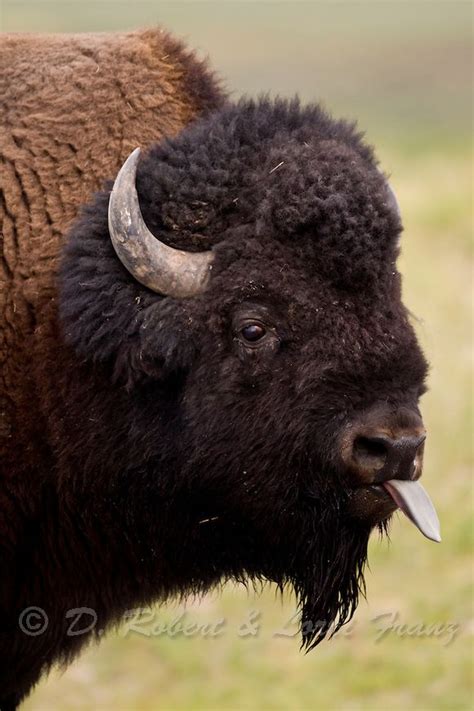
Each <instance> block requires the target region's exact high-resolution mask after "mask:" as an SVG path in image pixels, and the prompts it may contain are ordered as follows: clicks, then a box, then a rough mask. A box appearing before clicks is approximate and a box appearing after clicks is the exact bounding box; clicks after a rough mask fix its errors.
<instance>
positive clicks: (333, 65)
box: [1, 0, 474, 711]
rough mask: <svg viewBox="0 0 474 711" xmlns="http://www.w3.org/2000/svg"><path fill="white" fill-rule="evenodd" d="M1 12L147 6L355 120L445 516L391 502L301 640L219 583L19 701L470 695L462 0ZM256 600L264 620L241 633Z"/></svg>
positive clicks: (215, 49)
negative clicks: (413, 323)
mask: <svg viewBox="0 0 474 711" xmlns="http://www.w3.org/2000/svg"><path fill="white" fill-rule="evenodd" d="M1 12H2V14H1V27H2V30H3V31H48V32H52V31H54V32H66V31H74V32H79V31H80V32H82V31H92V30H118V29H126V28H135V27H144V26H149V25H153V24H157V23H159V24H162V25H164V26H165V27H167V28H168V29H169V30H171V31H173V32H174V33H175V34H177V35H179V36H181V37H184V38H186V39H187V40H188V42H189V44H190V45H191V46H193V47H195V48H197V49H198V50H199V51H200V52H201V53H203V54H208V55H209V56H210V58H211V61H212V64H213V66H214V67H215V68H216V70H217V71H218V72H219V73H220V74H221V76H222V77H224V79H225V82H226V85H227V87H228V89H229V90H230V91H231V92H232V95H233V96H235V97H238V96H240V95H241V94H242V93H249V94H256V93H259V92H261V91H270V92H271V93H272V94H277V93H278V94H281V95H292V94H294V93H296V92H297V93H299V94H300V95H301V97H302V98H303V99H304V100H305V101H313V100H317V101H323V102H324V104H325V105H326V106H327V107H328V108H330V109H331V110H332V111H333V112H334V113H335V114H337V115H343V116H346V117H351V118H357V119H358V121H359V124H360V127H361V128H363V129H364V130H366V131H367V136H368V139H369V141H370V142H372V143H374V144H375V145H376V146H377V151H378V155H379V157H380V159H381V161H382V167H383V168H384V170H386V171H388V172H389V173H391V175H392V185H393V187H394V189H395V191H396V193H397V195H398V197H399V201H400V204H401V209H402V213H403V216H404V222H405V234H404V240H403V254H402V258H401V263H400V267H401V270H402V272H403V275H404V291H405V300H406V303H407V304H408V306H409V308H410V309H411V310H412V311H413V312H414V313H415V314H416V315H417V317H418V321H417V329H418V332H419V335H420V339H421V341H422V343H423V345H424V347H425V350H426V352H427V354H428V356H429V359H430V361H431V364H432V368H431V375H430V388H431V389H430V392H429V393H428V394H427V395H426V396H425V397H424V401H423V411H424V415H425V421H426V424H427V426H428V430H429V443H428V447H427V456H426V465H425V479H424V481H425V484H426V486H427V488H428V489H429V491H430V493H431V495H432V498H433V499H434V501H435V502H436V505H437V508H438V511H439V514H440V519H441V522H442V532H443V543H442V544H441V545H439V546H437V545H435V544H433V543H431V542H429V541H427V540H425V539H423V538H422V537H421V536H420V534H419V533H418V532H417V531H416V530H415V528H414V527H413V526H411V525H410V524H409V523H408V521H407V520H406V519H401V518H399V517H395V520H394V522H393V526H392V534H391V538H392V543H391V544H390V545H389V544H388V542H387V541H380V540H379V539H378V538H377V537H374V540H373V541H372V545H371V554H370V561H371V570H370V571H368V573H367V587H368V602H364V601H362V602H361V604H360V606H359V609H358V612H357V614H356V617H355V620H354V622H353V623H352V624H351V625H350V626H349V627H348V628H346V631H345V632H344V631H343V632H342V633H341V634H339V635H338V636H337V637H336V638H334V639H333V640H332V641H330V642H325V643H323V645H322V646H320V647H318V648H317V649H316V651H314V652H312V653H310V654H308V655H303V654H302V653H300V652H299V649H298V647H299V643H298V638H297V637H296V636H291V635H294V633H295V625H294V624H291V623H289V621H290V620H291V617H292V615H293V614H294V612H295V602H294V599H293V598H292V597H291V595H288V596H287V597H285V598H284V599H283V600H281V598H279V597H278V596H277V595H276V594H275V591H274V590H272V589H271V588H268V589H267V590H265V591H264V592H263V593H262V594H261V595H260V596H258V597H256V596H255V595H254V594H253V592H247V591H245V590H243V589H241V588H231V587H228V588H226V589H225V591H224V593H223V594H222V595H218V594H217V593H216V594H213V595H209V596H207V597H206V598H205V599H204V600H202V601H201V602H198V601H189V602H188V604H187V606H186V613H185V620H187V621H188V622H189V623H193V622H196V623H200V624H206V623H207V624H216V623H217V622H218V621H219V620H220V619H221V618H224V619H225V624H222V625H221V634H220V635H219V636H218V637H215V638H210V637H203V636H202V634H195V635H194V636H190V637H186V636H184V635H179V634H177V635H175V636H173V637H171V636H170V635H169V634H165V633H162V634H158V632H159V630H155V634H152V635H151V636H145V635H144V634H139V633H138V632H129V633H128V634H125V633H124V630H122V633H121V634H120V633H119V634H114V633H109V634H108V636H107V638H106V639H105V640H104V641H103V642H102V644H101V645H100V646H99V647H93V648H90V649H89V650H88V651H87V652H86V653H85V654H83V655H82V656H81V657H80V658H79V659H78V660H77V661H76V662H75V663H74V664H73V665H72V666H71V667H69V669H68V670H67V671H66V672H64V673H61V672H60V671H59V670H58V671H54V672H53V673H52V674H51V675H50V677H49V680H48V681H46V682H43V683H42V684H41V685H40V686H39V687H38V688H37V690H36V691H35V692H34V694H33V695H32V696H31V698H30V699H29V701H28V702H27V703H26V704H25V707H24V708H25V711H40V710H44V711H46V710H48V711H56V710H57V711H68V710H70V709H71V710H72V709H101V710H103V711H112V710H114V711H115V710H117V711H120V710H121V709H137V710H141V709H143V710H150V711H151V710H152V709H153V710H155V709H170V710H173V711H177V710H183V711H184V710H186V711H187V710H188V709H189V710H191V709H200V710H204V709H216V710H217V709H219V710H220V709H292V710H293V709H295V710H297V709H322V710H325V709H328V710H332V709H347V710H349V709H350V710H352V709H373V710H374V711H375V710H381V709H410V710H416V711H419V710H420V711H421V710H425V709H426V710H431V709H470V708H473V686H472V661H473V654H472V652H473V647H472V633H473V630H474V622H473V609H472V557H471V551H472V532H473V531H472V521H471V509H472V503H473V499H472V488H471V465H472V431H473V428H472V424H473V422H472V355H473V341H472V335H473V334H472V320H471V317H472V271H471V269H472V251H471V250H472V226H473V224H472V143H471V122H472V78H473V77H472V69H471V60H472V5H471V3H470V2H455V1H450V2H429V1H428V2H420V1H418V0H415V1H413V2H403V1H402V2H356V1H352V2H331V3H330V2H278V3H275V2H223V1H222V0H221V1H220V2H181V1H178V2H172V3H171V2H158V1H156V0H149V1H148V2H143V1H141V2H140V1H138V0H136V1H135V2H131V1H130V2H120V1H117V0H103V1H102V2H96V1H94V2H92V1H91V2H89V1H87V0H80V1H79V0H69V1H68V0H62V1H61V2H60V1H58V0H36V1H35V0H29V1H23V0H3V3H2V5H1ZM183 609H184V608H183V606H182V605H178V604H176V605H175V606H173V605H168V606H165V607H163V608H160V609H157V610H156V611H154V613H153V614H154V623H155V624H156V623H158V622H161V623H162V624H164V623H166V622H168V623H170V622H172V621H173V620H174V619H175V618H176V616H177V615H179V614H180V613H181V612H182V610H183ZM252 611H259V613H260V617H259V618H258V619H257V620H256V621H257V626H259V630H258V633H257V634H255V635H253V634H249V635H245V634H242V632H245V628H244V629H243V630H242V628H241V626H242V625H244V624H245V622H246V620H247V619H248V617H249V615H251V613H252ZM380 615H384V617H382V618H379V619H376V618H378V617H379V616H380ZM287 623H288V624H287ZM390 624H392V628H391V629H390V630H389V631H387V632H386V633H385V634H384V635H382V638H381V639H378V638H379V636H380V631H381V629H382V628H388V627H389V626H390ZM285 625H286V628H285V634H286V636H275V632H277V631H278V630H280V631H281V630H282V628H284V627H285ZM397 625H398V627H397ZM151 626H152V625H151V623H150V622H148V623H147V622H145V621H144V620H142V623H141V629H142V631H146V630H148V631H150V629H151ZM453 626H454V627H453ZM239 630H240V634H239ZM453 636H454V639H452V637H453Z"/></svg>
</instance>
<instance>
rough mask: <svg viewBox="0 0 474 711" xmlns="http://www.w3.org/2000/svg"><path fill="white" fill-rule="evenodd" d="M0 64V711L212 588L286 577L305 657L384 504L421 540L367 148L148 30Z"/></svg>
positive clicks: (340, 599)
mask: <svg viewBox="0 0 474 711" xmlns="http://www.w3.org/2000/svg"><path fill="white" fill-rule="evenodd" d="M2 55H3V56H2V81H3V97H2V111H3V128H4V130H3V135H2V154H3V179H2V180H3V195H2V209H3V238H2V243H1V244H2V252H1V256H0V269H1V274H2V291H1V311H0V323H1V338H2V340H1V346H0V356H1V361H2V377H1V407H0V417H1V419H0V451H1V472H0V516H1V519H0V520H1V535H0V553H1V554H0V561H1V562H0V566H1V585H0V624H1V631H2V636H1V647H0V707H1V709H2V711H8V710H9V709H14V708H15V707H16V706H17V705H18V703H19V702H20V701H21V700H22V699H23V698H24V696H25V695H26V694H27V693H28V691H29V690H30V689H31V688H32V686H33V685H34V684H35V683H36V682H37V680H38V679H39V678H40V676H41V674H43V673H44V672H45V671H47V670H48V668H49V667H50V666H51V665H52V664H53V663H55V662H62V663H65V662H67V661H69V660H70V659H71V658H72V657H73V656H74V654H75V653H77V651H78V650H79V648H80V646H81V645H82V644H83V643H84V642H85V641H86V640H87V639H90V637H91V636H93V635H94V634H95V635H96V636H98V634H99V633H102V631H103V630H104V628H105V627H106V626H108V625H110V624H112V623H114V622H116V621H118V620H119V619H120V617H121V615H123V613H124V611H126V610H128V609H130V608H136V607H137V606H141V605H146V604H149V603H151V602H152V601H155V600H157V599H158V600H165V599H166V598H168V597H170V596H173V595H176V594H178V595H186V594H188V593H196V592H197V593H200V592H203V591H206V590H208V589H209V588H212V587H213V586H216V585H219V584H220V583H222V582H223V581H225V580H228V579H234V580H239V581H241V580H243V581H267V580H268V581H273V582H274V583H276V584H277V585H278V586H280V587H281V588H282V587H284V586H286V585H287V584H289V585H291V586H292V587H293V588H294V590H295V591H296V594H297V597H298V600H299V604H300V607H301V618H302V640H303V645H304V646H305V647H306V648H308V649H309V648H312V647H313V646H314V645H316V644H317V643H318V642H320V641H321V640H322V639H323V638H324V637H325V636H326V635H327V634H328V632H330V631H331V630H334V629H335V628H337V627H338V626H340V625H342V624H343V623H344V622H346V621H347V620H348V619H349V618H350V617H351V615H352V614H353V612H354V609H355V607H356V604H357V599H358V594H359V592H360V590H361V588H363V569H364V563H365V560H366V554H367V544H368V540H369V536H370V533H371V531H372V530H373V529H374V528H376V529H377V528H378V529H380V530H384V529H385V528H386V527H387V525H388V521H389V519H390V516H391V514H392V513H393V512H394V511H395V510H396V509H397V508H401V509H402V510H403V511H404V512H405V513H406V514H407V515H408V516H409V517H410V518H411V519H412V520H413V521H414V522H415V523H416V525H417V526H418V527H419V528H420V530H421V531H422V532H424V533H425V534H426V535H427V536H428V537H431V538H433V539H435V540H438V539H439V531H438V525H437V519H436V514H435V512H434V509H433V508H432V505H431V503H430V500H429V498H428V496H427V494H426V493H425V492H424V489H423V488H422V487H421V485H420V484H419V483H418V479H419V477H420V475H421V470H422V459H423V447H424V439H425V430H424V427H423V424H422V420H421V416H420V412H419V409H418V401H419V398H420V396H421V394H422V393H423V392H424V390H425V384H424V383H425V379H426V372H427V364H426V361H425V358H424V356H423V354H422V352H421V350H420V347H419V345H418V343H417V340H416V336H415V333H414V330H413V328H412V325H411V323H410V318H409V314H408V312H407V310H406V308H405V307H404V306H403V304H402V300H401V278H400V274H399V273H398V271H397V269H396V260H397V255H398V250H399V246H398V241H399V236H400V233H401V230H402V225H401V220H400V215H399V211H398V207H397V203H396V199H395V197H394V194H393V192H392V191H391V189H390V187H389V185H388V182H387V178H386V176H385V175H384V174H383V173H382V172H381V170H380V169H379V167H378V163H377V160H376V158H375V156H374V152H373V149H372V148H371V147H370V146H369V145H367V143H365V141H364V139H363V137H362V135H361V134H360V133H358V132H357V130H356V128H355V126H354V125H353V124H351V123H348V122H346V121H342V120H334V119H333V118H332V117H331V116H330V115H328V114H327V113H326V112H325V111H323V110H322V109H321V108H320V107H319V106H317V105H310V106H301V105H300V103H299V102H298V101H297V100H296V99H295V100H292V101H285V100H278V99H276V100H270V99H268V98H261V99H259V100H241V101H239V102H237V103H230V102H229V100H228V99H227V98H226V96H225V93H224V91H223V90H222V89H221V87H220V85H219V82H218V81H217V80H216V79H215V77H214V76H213V74H212V72H211V71H210V70H209V68H208V67H207V65H206V64H204V63H202V62H200V61H198V60H197V59H196V57H195V56H194V55H192V54H191V53H189V52H188V51H187V50H186V49H185V48H184V47H183V46H182V45H181V44H180V43H179V42H177V41H175V40H174V39H172V38H171V37H170V36H169V35H167V34H166V33H164V32H163V31H159V30H156V31H146V32H138V33H130V34H119V35H83V36H79V35H78V36H70V37H56V36H51V37H49V36H46V37H42V38H38V37H35V36H12V37H10V38H7V39H6V41H5V42H4V48H3V52H2ZM136 147H142V151H141V152H140V151H139V150H134V151H132V149H133V148H136ZM129 154H130V155H129ZM128 155H129V157H128V158H127V156H128ZM125 159H126V160H125ZM122 164H123V165H122ZM121 165H122V167H121V169H120V171H119V168H120V166H121ZM118 171H119V172H118ZM117 172H118V175H117ZM114 178H116V179H115V181H114V182H112V180H113V179H114ZM106 180H109V182H104V181H106ZM93 193H95V195H94V196H93V197H91V196H92V194H93ZM86 202H88V204H87V205H86V206H85V207H83V208H82V209H79V208H80V206H81V205H82V204H83V203H86ZM66 235H67V238H66ZM76 608H88V609H90V610H93V611H94V614H95V616H96V620H97V624H96V625H95V626H94V629H93V630H91V632H90V634H89V635H74V634H70V626H71V619H70V611H71V610H74V609H76ZM28 614H30V615H31V619H30V618H28ZM35 614H36V615H39V614H41V615H42V618H41V621H40V624H39V623H38V624H36V625H35V624H31V620H34V619H35V617H34V615H35ZM25 615H26V617H25ZM29 619H30V627H29V628H28V627H25V625H27V623H28V620H29Z"/></svg>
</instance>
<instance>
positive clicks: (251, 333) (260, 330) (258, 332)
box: [240, 323, 266, 343]
mask: <svg viewBox="0 0 474 711" xmlns="http://www.w3.org/2000/svg"><path fill="white" fill-rule="evenodd" d="M240 333H241V334H242V336H243V338H244V339H245V340H246V341H249V342H250V343H255V342H256V341H259V340H260V339H261V338H263V337H264V335H265V334H266V330H265V327H264V326H262V324H261V323H248V324H247V325H246V326H244V327H243V328H242V330H241V331H240Z"/></svg>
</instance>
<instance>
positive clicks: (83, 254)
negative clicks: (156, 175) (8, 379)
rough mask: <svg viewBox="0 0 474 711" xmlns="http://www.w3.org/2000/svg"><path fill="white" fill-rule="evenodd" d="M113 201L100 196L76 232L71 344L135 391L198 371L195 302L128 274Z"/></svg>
mask: <svg viewBox="0 0 474 711" xmlns="http://www.w3.org/2000/svg"><path fill="white" fill-rule="evenodd" d="M108 199H109V193H108V192H104V193H100V194H99V195H98V196H97V197H96V199H95V202H94V203H93V204H92V205H90V206H88V207H87V208H85V210H84V211H83V212H82V215H81V217H80V218H79V220H78V221H77V222H76V223H75V224H74V225H73V228H72V230H71V232H70V235H69V238H68V242H67V244H66V246H65V249H64V253H63V258H62V263H61V268H60V284H59V315H60V322H61V330H62V334H63V337H64V340H65V341H66V343H67V344H68V345H70V346H71V347H72V348H73V349H74V351H75V352H76V353H77V355H78V356H80V357H81V358H82V359H84V360H85V361H89V362H91V363H95V364H100V365H101V366H103V367H105V369H106V370H107V371H108V374H109V376H110V377H111V378H113V379H114V380H116V381H120V382H122V383H125V384H126V385H127V386H128V387H134V386H135V385H136V384H138V383H140V382H143V381H144V380H145V381H146V380H149V379H162V378H166V377H167V376H168V375H169V374H170V373H172V372H173V371H176V370H183V369H185V368H187V367H188V366H189V364H190V363H191V361H192V359H193V357H194V353H195V351H196V348H195V337H196V334H194V333H193V328H191V325H193V324H196V319H191V317H190V314H189V313H187V309H190V308H192V305H193V304H192V300H183V301H180V300H175V299H171V298H169V297H163V296H160V295H158V294H155V293H153V292H151V291H150V290H149V289H147V288H146V287H144V286H142V285H141V284H139V283H138V282H137V281H135V280H134V279H133V277H132V276H131V275H130V274H129V273H128V272H127V270H126V269H125V268H124V267H123V266H122V264H121V263H120V261H119V259H118V258H117V255H116V254H115V251H114V249H113V247H112V244H111V242H110V238H109V231H108V224H107V208H108Z"/></svg>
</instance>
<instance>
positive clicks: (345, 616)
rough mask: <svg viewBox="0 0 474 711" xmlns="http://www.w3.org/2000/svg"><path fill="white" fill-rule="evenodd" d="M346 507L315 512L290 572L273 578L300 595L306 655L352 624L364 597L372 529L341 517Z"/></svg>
mask: <svg viewBox="0 0 474 711" xmlns="http://www.w3.org/2000/svg"><path fill="white" fill-rule="evenodd" d="M341 508H342V507H341V506H340V502H339V506H336V507H331V506H329V507H326V509H325V513H324V514H322V513H321V514H320V515H319V516H317V515H315V512H314V508H312V511H311V519H309V520H311V524H310V525H308V527H307V530H306V531H305V533H304V534H303V535H302V536H301V537H300V538H299V541H300V542H299V545H298V546H297V547H296V550H295V548H293V550H292V552H291V553H290V551H289V550H288V551H287V552H288V554H289V555H291V557H292V561H291V563H290V565H289V567H288V568H287V571H286V573H285V574H284V575H282V576H278V575H276V576H275V577H274V579H276V581H277V583H278V585H279V587H281V588H283V587H284V586H285V585H286V584H287V583H289V584H290V585H291V586H292V587H293V589H294V590H295V593H296V596H297V599H298V604H299V610H300V613H301V635H302V647H303V648H304V649H306V651H309V650H310V649H313V648H314V647H315V646H316V645H318V644H319V643H320V642H322V641H323V639H325V638H326V637H327V636H328V635H329V636H332V635H333V634H335V633H336V632H337V631H338V630H339V629H340V628H341V627H342V626H343V625H344V624H346V623H347V622H349V621H350V620H351V618H352V616H353V615H354V612H355V610H356V608H357V605H358V601H359V595H360V594H362V595H364V596H365V583H364V567H365V564H366V562H367V548H368V542H369V537H370V533H371V526H369V525H364V524H360V523H358V522H353V521H351V520H350V519H349V518H348V517H347V515H346V516H343V515H342V514H341ZM290 538H291V537H290ZM295 538H296V537H294V538H293V543H294V542H295ZM288 571H290V572H288Z"/></svg>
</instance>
